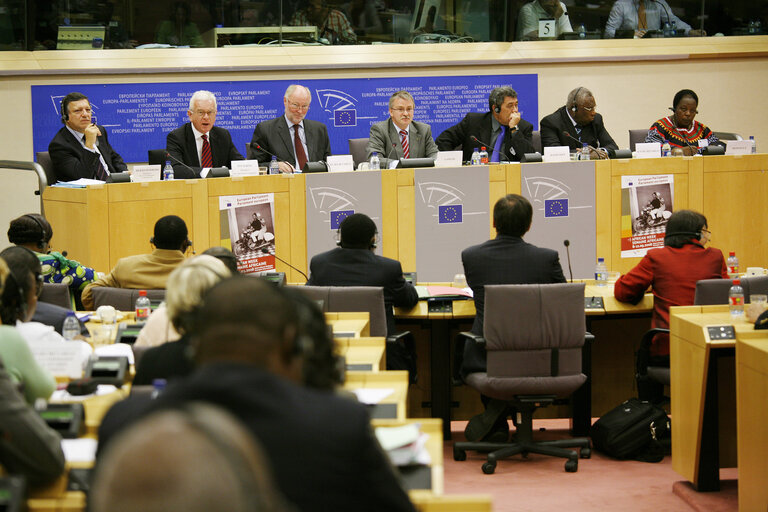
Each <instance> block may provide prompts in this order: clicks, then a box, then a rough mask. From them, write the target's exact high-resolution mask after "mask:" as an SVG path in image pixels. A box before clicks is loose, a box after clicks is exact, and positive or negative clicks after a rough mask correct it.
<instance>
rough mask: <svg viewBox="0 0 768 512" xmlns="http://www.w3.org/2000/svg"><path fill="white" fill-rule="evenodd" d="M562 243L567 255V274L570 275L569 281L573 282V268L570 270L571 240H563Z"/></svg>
mask: <svg viewBox="0 0 768 512" xmlns="http://www.w3.org/2000/svg"><path fill="white" fill-rule="evenodd" d="M563 245H564V246H565V255H566V256H567V257H568V274H570V276H571V283H573V270H571V249H570V245H571V241H570V240H563Z"/></svg>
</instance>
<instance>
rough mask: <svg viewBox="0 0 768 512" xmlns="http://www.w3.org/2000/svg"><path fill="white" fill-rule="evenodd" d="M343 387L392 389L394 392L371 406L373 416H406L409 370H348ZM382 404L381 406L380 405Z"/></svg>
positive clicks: (396, 417)
mask: <svg viewBox="0 0 768 512" xmlns="http://www.w3.org/2000/svg"><path fill="white" fill-rule="evenodd" d="M342 387H343V389H345V390H347V391H352V390H355V389H363V388H365V389H391V390H392V393H390V394H389V395H388V396H386V397H385V398H384V399H382V400H381V401H380V402H379V403H378V404H376V405H375V406H373V407H372V408H371V417H373V418H391V419H398V420H404V419H405V418H406V413H405V409H406V401H407V400H408V372H406V371H386V372H347V374H346V378H345V380H344V385H343V386H342ZM379 406H381V407H379Z"/></svg>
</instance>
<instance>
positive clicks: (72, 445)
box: [61, 438, 99, 462]
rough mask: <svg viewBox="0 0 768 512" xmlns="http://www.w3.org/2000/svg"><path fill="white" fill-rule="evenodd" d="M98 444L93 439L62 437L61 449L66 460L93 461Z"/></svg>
mask: <svg viewBox="0 0 768 512" xmlns="http://www.w3.org/2000/svg"><path fill="white" fill-rule="evenodd" d="M98 444H99V443H98V441H96V440H95V439H86V438H82V439H62V440H61V449H62V451H63V452H64V458H65V459H66V461H67V462H93V461H94V460H96V447H97V446H98Z"/></svg>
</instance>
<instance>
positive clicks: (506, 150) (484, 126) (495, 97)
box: [435, 86, 534, 162]
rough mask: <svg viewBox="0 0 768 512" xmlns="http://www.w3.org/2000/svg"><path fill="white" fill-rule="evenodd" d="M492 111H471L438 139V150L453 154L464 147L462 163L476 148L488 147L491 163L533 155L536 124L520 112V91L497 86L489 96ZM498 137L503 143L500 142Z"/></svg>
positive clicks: (489, 106)
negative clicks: (534, 126)
mask: <svg viewBox="0 0 768 512" xmlns="http://www.w3.org/2000/svg"><path fill="white" fill-rule="evenodd" d="M488 108H489V110H490V112H486V113H484V114H481V113H478V112H470V113H469V114H467V115H466V116H464V119H462V120H461V121H459V124H455V125H453V126H451V127H450V128H448V129H446V130H445V131H444V132H443V133H441V134H440V135H439V136H438V137H437V138H436V139H435V143H436V144H437V149H438V150H440V151H453V150H454V149H456V148H459V147H461V149H462V151H463V152H464V155H463V157H462V160H463V161H465V162H468V161H470V160H471V158H472V151H473V150H474V148H479V147H481V146H486V148H485V149H486V150H487V151H488V158H489V160H490V161H491V162H512V161H514V162H519V161H520V160H521V159H522V158H523V155H524V154H525V153H533V152H534V149H533V144H532V143H531V137H532V135H531V134H532V133H533V125H532V124H531V123H529V122H528V121H526V120H524V119H522V112H520V111H518V109H517V108H518V98H517V92H516V91H515V90H514V89H513V88H511V87H508V86H504V87H497V88H495V89H494V90H493V91H491V94H490V95H489V96H488ZM499 137H501V140H500V141H499Z"/></svg>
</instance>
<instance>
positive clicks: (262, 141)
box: [249, 84, 331, 173]
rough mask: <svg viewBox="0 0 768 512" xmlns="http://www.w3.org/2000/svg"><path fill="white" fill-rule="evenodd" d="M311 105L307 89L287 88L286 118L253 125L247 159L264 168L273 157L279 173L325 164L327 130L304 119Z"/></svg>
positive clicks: (328, 148) (292, 86) (290, 86)
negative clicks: (308, 163) (263, 165)
mask: <svg viewBox="0 0 768 512" xmlns="http://www.w3.org/2000/svg"><path fill="white" fill-rule="evenodd" d="M311 102H312V93H311V92H310V91H309V89H307V88H306V87H304V86H303V85H297V84H292V85H289V86H288V89H286V90H285V94H284V95H283V105H284V106H285V114H284V115H282V116H280V117H276V118H274V119H270V120H269V121H262V122H261V123H259V124H257V125H256V129H254V130H253V139H251V148H250V151H249V154H250V156H249V158H254V159H256V160H258V161H259V163H261V164H266V163H269V161H270V160H272V155H276V156H277V161H278V164H279V165H280V171H281V172H284V173H290V172H294V171H297V172H301V170H302V169H303V168H304V165H305V164H306V163H307V162H319V161H321V160H323V161H324V160H325V159H326V158H327V157H328V156H330V154H331V141H330V139H329V138H328V129H327V128H326V127H325V125H324V124H323V123H321V122H319V121H311V120H309V119H305V117H306V115H307V112H309V104H310V103H311Z"/></svg>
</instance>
